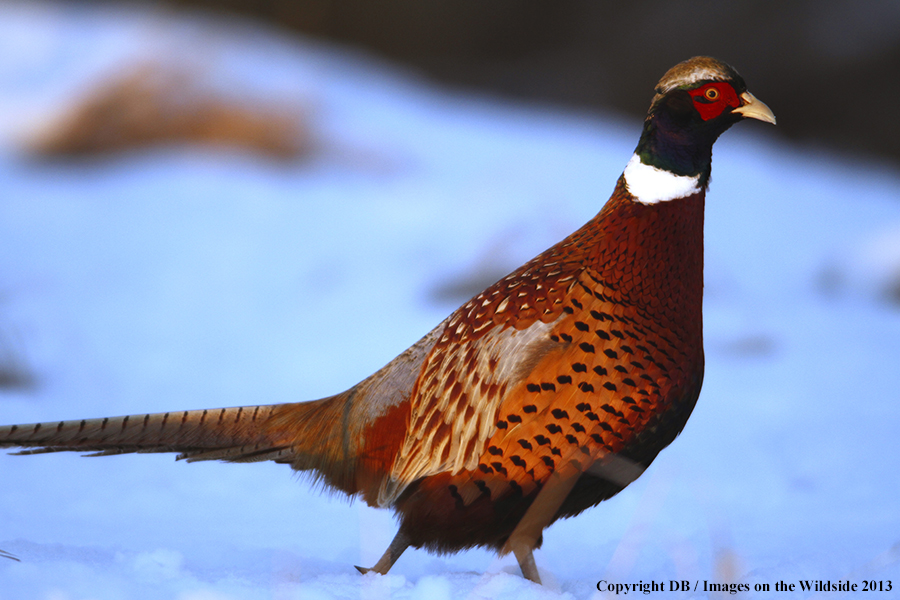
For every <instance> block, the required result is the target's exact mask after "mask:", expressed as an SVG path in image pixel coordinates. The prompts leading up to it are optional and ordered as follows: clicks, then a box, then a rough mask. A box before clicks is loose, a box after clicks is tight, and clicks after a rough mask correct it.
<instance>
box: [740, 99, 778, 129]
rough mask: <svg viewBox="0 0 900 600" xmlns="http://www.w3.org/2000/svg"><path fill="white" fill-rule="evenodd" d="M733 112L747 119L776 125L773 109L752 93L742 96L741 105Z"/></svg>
mask: <svg viewBox="0 0 900 600" xmlns="http://www.w3.org/2000/svg"><path fill="white" fill-rule="evenodd" d="M732 112H736V113H738V114H739V115H742V116H743V117H745V118H750V119H759V120H760V121H765V122H766V123H771V124H772V125H774V124H775V113H773V112H772V109H771V108H769V107H768V106H766V103H765V102H763V101H762V100H757V98H756V96H754V95H753V94H751V93H750V92H744V93H743V94H741V105H740V106H739V107H737V108H736V109H734V110H733V111H732Z"/></svg>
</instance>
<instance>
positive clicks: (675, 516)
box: [0, 2, 900, 600]
mask: <svg viewBox="0 0 900 600" xmlns="http://www.w3.org/2000/svg"><path fill="white" fill-rule="evenodd" d="M0 45H2V48H0V90H2V93H0V109H2V110H0V177H2V180H3V185H2V188H0V189H2V191H0V345H3V346H4V347H5V348H7V349H9V348H11V349H12V350H14V351H15V353H14V354H15V356H17V357H18V360H19V361H20V362H21V364H22V365H24V367H25V368H27V370H28V371H29V372H30V374H31V375H32V377H33V380H34V382H35V383H34V385H33V386H32V387H23V388H18V389H9V390H4V391H2V392H0V422H3V423H27V422H36V421H48V420H56V419H68V418H82V417H94V416H107V415H117V414H129V413H144V412H152V411H164V410H176V409H186V408H207V407H219V406H233V405H241V404H250V403H274V402H287V401H296V400H301V399H312V398H317V397H322V396H325V395H329V394H332V393H335V392H337V391H340V390H343V389H345V388H347V387H349V386H350V385H352V384H354V383H356V382H357V381H358V380H360V379H362V378H363V377H365V376H366V375H368V374H370V373H371V372H373V371H375V370H376V369H378V368H379V367H381V366H382V365H383V364H385V363H386V362H387V361H388V360H390V359H391V358H393V356H395V355H396V354H397V353H399V352H400V351H402V350H403V349H405V348H406V347H407V346H408V345H410V344H411V343H413V342H414V341H415V340H416V339H418V338H419V337H420V336H421V335H423V334H425V333H426V332H427V331H429V330H430V329H431V328H432V327H433V326H434V325H435V324H436V323H438V322H439V321H440V320H441V319H442V318H443V317H444V316H446V314H448V313H449V312H450V311H451V310H452V309H453V308H454V307H455V305H457V304H460V303H462V302H463V301H465V300H466V299H467V298H466V297H465V295H464V294H462V293H461V292H458V291H456V290H458V289H460V288H463V289H469V288H470V287H471V286H472V285H476V283H475V282H476V281H481V283H489V281H488V280H489V279H490V278H491V277H495V278H496V277H499V276H502V275H503V274H504V273H505V271H508V270H510V269H512V268H514V267H515V266H517V265H518V264H520V263H521V262H523V261H524V260H527V259H528V258H530V257H531V256H533V255H534V254H535V253H537V252H539V251H540V250H543V249H544V248H545V247H547V246H549V245H550V244H552V243H554V242H555V241H557V240H558V239H561V238H562V237H563V236H564V235H565V234H566V233H568V232H570V231H572V230H574V229H575V228H577V227H578V226H579V225H580V224H581V223H582V222H584V221H586V220H587V219H589V218H590V217H591V216H593V214H595V213H596V212H597V211H598V210H599V208H600V207H601V205H602V203H603V201H605V199H606V198H607V197H608V195H609V193H610V191H611V190H612V187H613V185H614V183H615V180H616V178H617V177H618V175H619V174H620V173H621V171H622V168H623V167H624V166H625V164H626V163H627V161H628V159H629V157H630V156H631V152H632V149H633V147H634V144H635V143H636V142H637V136H638V132H639V127H640V123H639V122H637V121H626V120H622V119H620V118H617V117H615V116H614V115H597V114H586V113H576V112H564V111H561V110H558V109H554V108H551V107H542V106H534V105H521V104H515V103H512V102H509V101H504V100H501V99H497V98H491V97H485V96H479V95H477V94H474V93H469V92H461V91H459V90H450V89H444V88H440V87H438V86H435V85H434V84H432V83H429V82H428V81H425V80H423V79H422V78H420V77H419V76H417V75H416V74H415V73H410V72H406V71H403V70H401V69H399V68H397V67H396V66H393V65H389V64H385V63H383V62H380V61H377V60H375V59H373V58H371V57H367V56H365V55H362V54H360V53H358V52H354V51H350V50H348V49H345V48H340V47H334V46H330V45H327V44H323V43H319V42H312V41H297V40H292V39H287V38H285V37H282V36H280V35H279V34H275V33H273V32H271V31H267V30H265V29H262V28H259V27H255V26H253V27H251V26H249V25H247V24H244V23H240V22H226V21H222V20H218V19H214V18H212V17H209V16H205V15H202V14H201V15H193V16H178V15H175V14H171V13H165V12H162V11H156V10H151V9H147V8H141V9H138V8H131V9H115V10H113V9H111V8H109V7H105V8H104V7H82V6H76V5H69V4H60V5H57V4H44V3H37V2H33V3H27V4H26V3H22V4H2V5H0ZM148 54H149V55H155V56H174V57H177V56H180V55H181V54H184V55H185V56H197V55H202V56H203V57H205V59H208V63H209V65H211V66H210V67H209V76H210V79H211V80H212V81H215V82H216V83H217V84H218V85H220V86H221V87H222V88H228V89H232V90H237V93H244V92H243V90H246V94H247V95H248V96H251V97H252V96H253V95H254V94H263V95H270V96H277V97H284V98H300V99H302V100H303V101H304V102H307V103H308V104H309V105H310V106H313V107H314V110H313V115H314V117H315V126H316V132H317V136H318V137H319V139H320V141H321V151H320V152H319V153H317V154H316V155H315V156H313V157H312V158H311V159H309V160H306V161H297V162H288V163H283V162H282V163H276V162H270V161H268V160H267V159H264V158H261V157H259V156H256V155H252V154H249V153H242V152H239V151H233V152H225V151H216V152H213V151H209V150H201V149H196V148H188V147H174V148H172V147H170V148H160V149H152V150H151V149H148V150H141V151H134V152H128V153H123V154H121V155H117V156H115V157H114V158H111V159H79V160H75V161H71V162H66V161H49V162H48V161H40V160H36V159H34V158H32V157H29V156H27V155H25V154H23V152H22V150H21V147H22V145H21V140H22V139H23V136H26V135H27V134H28V132H29V131H31V130H33V128H34V127H35V126H36V125H38V124H39V120H40V119H41V116H42V115H44V114H46V112H47V111H48V110H50V109H52V108H54V107H59V106H62V105H64V104H65V100H66V98H67V97H68V96H70V95H71V94H73V93H74V91H75V90H78V89H80V88H81V86H83V85H84V82H85V81H86V80H88V79H89V78H90V77H93V76H96V75H97V74H102V73H103V72H106V71H108V70H109V69H110V68H113V67H115V66H116V65H121V64H124V63H127V62H128V61H129V60H131V59H133V58H134V57H145V56H147V55H148ZM653 83H654V82H648V88H647V89H648V97H649V94H651V86H652V84H653ZM773 108H774V110H775V112H776V113H777V107H773ZM773 131H774V129H773V130H769V129H768V126H766V125H763V124H761V123H756V122H750V123H743V124H741V125H738V126H737V127H735V128H734V130H733V131H730V132H728V133H727V134H726V135H725V136H724V137H723V139H722V140H720V142H719V143H718V144H717V146H716V153H715V160H714V161H713V162H714V165H713V183H712V188H711V192H710V194H709V196H708V199H707V226H706V236H707V240H706V241H707V244H706V264H707V272H706V276H707V285H706V300H705V330H706V336H705V337H706V352H707V365H706V380H705V383H704V389H703V393H702V395H701V398H700V402H699V404H698V406H697V409H696V410H695V412H694V415H693V417H692V418H691V420H690V422H689V423H688V425H687V427H686V429H685V430H684V432H683V433H682V435H681V436H680V437H679V439H678V440H676V442H675V443H674V444H673V445H672V446H671V447H670V448H668V449H667V450H665V451H664V452H663V453H662V454H661V455H660V457H659V458H658V459H657V461H656V462H655V463H654V464H653V465H652V467H651V468H650V469H649V470H648V471H647V472H646V473H645V474H644V475H643V476H642V477H641V478H640V479H639V480H638V481H636V482H635V483H634V484H632V485H631V486H630V487H629V488H627V489H626V490H625V491H624V492H622V493H621V494H619V495H618V496H617V497H615V498H613V499H612V500H609V501H607V502H605V503H603V504H602V505H601V506H599V507H596V508H594V509H591V510H589V511H587V512H586V513H584V514H583V515H580V516H579V517H577V518H573V519H569V520H566V521H563V522H559V523H557V524H555V525H554V526H553V527H551V528H550V529H549V530H547V531H546V532H545V542H544V546H543V548H542V549H541V550H540V551H538V552H537V553H536V559H537V563H538V566H539V569H540V571H541V575H542V577H543V578H544V580H545V584H546V585H545V586H544V587H539V586H536V585H533V584H531V583H530V582H527V581H524V580H523V579H522V578H521V577H520V575H519V572H518V567H517V566H516V564H515V561H514V560H513V559H512V558H511V557H506V558H502V559H498V558H496V557H494V556H493V555H492V554H490V553H487V552H484V551H480V550H474V551H470V552H464V553H459V554H455V555H451V556H434V555H430V554H428V553H426V552H424V551H416V550H409V551H408V552H407V553H406V554H404V556H403V557H402V558H401V559H400V560H399V561H398V563H397V564H396V565H395V567H394V569H393V570H392V572H391V574H389V575H388V576H377V575H367V576H360V575H359V574H358V573H357V572H356V571H355V569H353V565H355V564H361V565H371V564H373V563H374V562H375V561H376V560H377V558H378V557H379V556H380V555H381V553H382V551H383V550H384V548H385V547H386V546H387V544H388V543H389V541H390V539H391V537H392V536H393V533H394V523H393V521H392V519H391V516H390V515H389V514H388V513H386V512H383V511H376V510H374V509H370V508H368V507H366V506H364V505H362V503H360V502H356V503H350V504H348V503H347V502H346V501H344V500H343V499H342V498H340V497H336V496H331V495H329V494H322V493H321V492H320V490H318V489H311V488H310V486H309V485H308V484H307V482H306V481H305V480H302V479H301V480H300V481H298V480H297V479H298V478H297V477H294V476H292V475H291V474H290V472H289V470H288V469H287V468H286V467H284V466H279V465H274V464H268V463H266V464H250V465H228V464H218V463H210V464H206V463H198V464H191V465H187V464H184V463H174V462H173V460H172V456H171V455H159V456H146V455H140V456H139V455H133V456H120V457H110V458H103V459H84V458H80V457H78V456H77V455H74V454H71V455H46V456H34V457H13V456H0V473H2V485H0V549H2V550H4V551H6V552H9V553H12V554H14V555H15V556H17V557H18V558H19V559H20V561H19V562H16V561H13V560H10V559H7V558H5V557H3V556H0V600H9V599H15V600H30V599H53V600H63V599H66V600H69V599H72V600H74V599H88V598H90V599H96V600H106V599H121V598H129V599H131V598H154V599H155V598H177V599H179V600H225V599H229V600H231V599H257V598H260V599H262V598H273V599H279V600H281V599H300V598H303V599H320V598H321V599H325V598H382V597H391V598H416V599H418V598H429V599H430V598H436V599H439V598H457V597H470V598H526V599H538V598H541V599H543V598H547V599H550V598H578V599H581V598H599V597H604V595H603V594H600V593H599V592H598V591H597V588H596V584H597V582H598V581H599V580H601V579H605V580H607V581H610V582H621V583H638V582H649V581H657V582H659V581H663V582H665V585H666V590H667V591H666V592H661V593H660V592H655V593H653V594H652V595H653V596H658V595H660V594H661V595H663V596H664V597H667V598H669V597H671V598H686V597H707V596H708V597H716V596H715V594H708V593H706V592H703V591H702V586H703V581H704V580H707V581H709V582H721V583H739V582H744V583H749V584H750V587H751V589H752V587H753V585H754V584H765V583H767V584H769V585H770V586H772V589H773V590H774V585H775V583H777V582H778V581H780V580H784V581H785V582H794V583H796V582H797V581H798V580H799V579H810V580H812V579H827V580H831V581H835V582H836V581H838V580H844V581H846V580H848V579H849V580H853V581H856V582H861V581H862V580H863V579H866V580H889V579H893V581H894V585H900V577H898V575H900V567H898V564H900V546H898V543H900V534H898V531H900V478H898V476H897V474H898V468H897V467H898V459H897V456H898V450H900V442H898V439H900V438H898V436H897V423H898V422H900V404H898V402H897V391H896V390H897V386H896V373H897V368H898V364H900V363H898V357H900V308H898V306H897V304H896V303H894V304H892V303H891V301H890V300H889V299H888V298H889V295H888V294H887V293H885V292H886V290H887V289H888V288H889V287H890V286H891V285H896V283H897V278H898V269H897V268H896V267H897V262H898V259H897V248H898V247H900V241H898V240H900V233H898V232H900V202H898V199H900V172H898V171H897V170H895V169H892V168H890V167H889V166H886V165H879V164H875V163H872V162H871V161H870V162H862V161H861V160H859V159H854V158H852V157H838V156H833V155H828V154H824V153H822V152H820V151H817V150H816V149H813V148H808V147H803V146H797V145H794V146H791V145H787V144H786V143H784V142H779V141H777V140H776V139H775V138H774V137H772V136H773ZM472 272H475V273H476V274H475V275H471V273H472ZM475 291H478V290H477V289H471V290H470V293H473V292H475ZM895 302H896V301H895ZM670 580H678V581H680V580H688V581H690V582H691V585H693V583H694V582H695V581H699V584H700V587H699V589H698V590H697V591H696V592H695V591H691V592H674V591H668V590H669V587H668V586H669V582H670ZM773 593H774V592H773ZM889 595H890V594H885V593H880V594H878V597H888V596H889ZM768 596H769V595H768V594H765V593H755V592H752V591H751V592H749V593H742V594H741V595H740V596H739V597H741V598H751V597H768ZM809 596H812V594H811V593H806V592H803V593H801V592H793V593H792V592H783V593H779V595H778V597H783V598H799V597H809Z"/></svg>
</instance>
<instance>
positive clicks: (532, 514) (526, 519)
mask: <svg viewBox="0 0 900 600" xmlns="http://www.w3.org/2000/svg"><path fill="white" fill-rule="evenodd" d="M570 466H571V467H575V465H573V464H571V463H570ZM580 476H581V470H580V469H578V468H577V467H575V468H570V469H566V470H565V472H562V471H560V470H557V471H554V472H553V473H551V474H550V478H549V479H548V480H547V482H546V483H545V484H544V487H542V488H541V491H540V492H538V495H537V496H536V497H535V499H534V502H532V503H531V506H529V507H528V510H527V511H526V512H525V515H524V516H523V517H522V520H521V521H519V524H518V525H516V528H515V529H514V530H513V532H512V534H510V536H509V539H508V540H507V541H506V544H505V545H504V546H503V550H502V551H501V554H507V553H509V552H512V553H513V554H515V555H516V560H518V561H519V568H520V569H522V576H523V577H525V579H528V580H530V581H533V582H535V583H538V584H539V583H541V577H540V575H538V570H537V565H536V564H535V562H534V548H535V546H537V543H538V540H539V539H541V533H542V532H543V531H544V528H545V527H547V525H549V524H550V522H551V521H553V517H555V516H556V512H557V511H558V510H559V507H560V506H562V503H563V501H564V500H565V499H566V496H568V495H569V492H571V491H572V488H573V487H574V486H575V482H576V481H578V478H579V477H580Z"/></svg>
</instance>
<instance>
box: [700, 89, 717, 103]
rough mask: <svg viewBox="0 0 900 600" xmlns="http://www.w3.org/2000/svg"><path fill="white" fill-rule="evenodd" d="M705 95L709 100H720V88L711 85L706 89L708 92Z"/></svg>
mask: <svg viewBox="0 0 900 600" xmlns="http://www.w3.org/2000/svg"><path fill="white" fill-rule="evenodd" d="M703 95H704V96H706V99H707V100H718V99H719V90H717V89H716V88H713V87H711V88H709V89H708V90H706V93H704V94H703Z"/></svg>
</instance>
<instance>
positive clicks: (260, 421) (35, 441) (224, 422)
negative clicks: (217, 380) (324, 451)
mask: <svg viewBox="0 0 900 600" xmlns="http://www.w3.org/2000/svg"><path fill="white" fill-rule="evenodd" d="M283 406H284V405H281V407H279V405H271V406H242V407H235V408H220V409H215V410H188V411H178V412H166V413H155V414H146V415H128V416H124V417H107V418H102V419H82V420H72V421H60V422H58V423H34V424H29V425H11V426H6V427H0V447H17V446H18V447H22V448H26V449H25V450H22V451H20V452H16V453H15V454H41V453H45V452H65V451H76V452H78V451H83V452H91V453H92V454H89V455H88V456H108V455H112V454H126V453H132V452H179V453H180V454H179V457H178V458H187V459H194V460H202V459H203V455H204V454H210V453H211V454H216V456H209V458H221V459H224V460H229V459H231V460H234V459H241V458H244V459H250V460H252V459H253V457H254V456H255V455H258V454H259V453H271V452H273V451H276V452H277V451H280V450H284V449H285V448H286V447H287V446H289V445H290V444H289V442H288V441H287V440H286V439H279V438H280V437H281V438H283V436H279V435H277V432H273V431H271V430H270V428H268V427H266V423H267V422H268V421H269V420H270V419H271V417H272V415H273V413H274V412H275V411H276V410H278V409H279V408H282V409H283Z"/></svg>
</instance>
